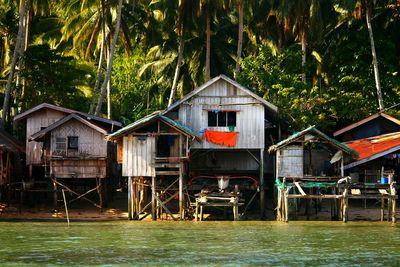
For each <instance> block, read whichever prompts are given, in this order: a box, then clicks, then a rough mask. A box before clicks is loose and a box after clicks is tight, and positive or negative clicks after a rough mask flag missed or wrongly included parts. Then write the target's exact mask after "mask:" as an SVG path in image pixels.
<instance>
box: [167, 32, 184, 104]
mask: <svg viewBox="0 0 400 267" xmlns="http://www.w3.org/2000/svg"><path fill="white" fill-rule="evenodd" d="M182 28H183V26H182ZM182 31H183V30H182ZM184 48H185V37H184V35H183V34H181V36H180V40H179V48H178V61H177V62H176V67H175V75H174V81H173V83H172V88H171V94H170V96H169V99H168V107H170V106H171V105H172V103H173V101H174V96H175V93H176V88H177V87H178V81H179V72H180V71H181V65H182V61H183V50H184Z"/></svg>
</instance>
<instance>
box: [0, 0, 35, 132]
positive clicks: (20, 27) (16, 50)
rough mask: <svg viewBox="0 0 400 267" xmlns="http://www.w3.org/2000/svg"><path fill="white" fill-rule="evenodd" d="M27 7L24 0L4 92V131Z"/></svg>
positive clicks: (26, 2)
mask: <svg viewBox="0 0 400 267" xmlns="http://www.w3.org/2000/svg"><path fill="white" fill-rule="evenodd" d="M27 5H29V0H26V1H25V0H23V1H22V3H21V8H20V14H19V24H18V35H17V40H16V42H15V48H14V53H13V59H12V63H11V69H10V73H9V75H8V79H7V85H6V90H5V92H4V102H3V111H2V114H1V122H0V128H1V129H4V126H5V123H6V117H7V112H8V107H9V100H10V92H11V84H12V80H13V78H14V71H15V66H16V65H17V60H18V59H19V57H20V56H21V55H20V47H21V41H22V35H23V32H24V20H25V16H26V6H27Z"/></svg>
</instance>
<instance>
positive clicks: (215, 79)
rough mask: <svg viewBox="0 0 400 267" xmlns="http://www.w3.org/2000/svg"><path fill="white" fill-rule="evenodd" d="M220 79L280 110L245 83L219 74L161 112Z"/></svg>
mask: <svg viewBox="0 0 400 267" xmlns="http://www.w3.org/2000/svg"><path fill="white" fill-rule="evenodd" d="M219 80H224V81H226V82H228V83H230V84H232V85H233V86H235V87H237V88H239V89H240V90H242V91H243V92H245V93H246V94H248V95H250V96H252V97H253V98H255V99H257V100H258V101H260V102H261V103H262V104H263V105H264V106H266V107H267V108H268V109H269V110H271V111H273V112H275V113H276V112H278V108H277V107H276V106H275V105H273V104H272V103H270V102H268V101H267V100H265V99H264V98H262V97H260V96H259V95H257V94H255V93H253V92H252V91H250V90H249V89H247V88H246V87H244V86H243V85H241V84H239V83H237V82H236V81H234V80H232V79H230V78H228V77H227V76H225V75H219V76H217V77H215V78H213V79H211V80H209V81H208V82H206V83H204V84H203V85H201V86H200V87H198V88H196V89H195V90H193V91H192V92H190V93H189V94H187V95H186V96H184V97H183V98H182V99H180V100H178V101H176V102H175V103H173V104H172V105H171V106H170V107H169V108H167V109H166V110H164V111H162V112H161V114H163V115H164V114H166V113H167V112H169V111H171V110H173V109H174V108H176V107H177V106H179V105H181V104H182V103H183V102H185V101H187V100H188V99H190V98H192V97H193V96H195V95H197V94H198V93H200V92H201V91H203V90H204V89H206V88H207V87H208V86H210V85H211V84H213V83H215V82H217V81H219Z"/></svg>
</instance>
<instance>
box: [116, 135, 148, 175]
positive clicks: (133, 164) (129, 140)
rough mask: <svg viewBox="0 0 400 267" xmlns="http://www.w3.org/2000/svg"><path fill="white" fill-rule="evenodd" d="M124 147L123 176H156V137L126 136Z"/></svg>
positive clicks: (123, 142)
mask: <svg viewBox="0 0 400 267" xmlns="http://www.w3.org/2000/svg"><path fill="white" fill-rule="evenodd" d="M140 138H143V140H140ZM122 147H123V152H122V176H134V177H137V176H155V168H154V158H155V153H156V138H155V137H154V136H145V137H138V136H132V135H128V136H124V137H123V141H122Z"/></svg>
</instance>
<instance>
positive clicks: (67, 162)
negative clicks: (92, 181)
mask: <svg viewBox="0 0 400 267" xmlns="http://www.w3.org/2000/svg"><path fill="white" fill-rule="evenodd" d="M106 165H107V164H106V159H78V158H71V159H67V158H64V159H62V160H52V162H51V166H52V167H51V169H52V175H53V176H54V177H56V178H106V175H107V172H106Z"/></svg>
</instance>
